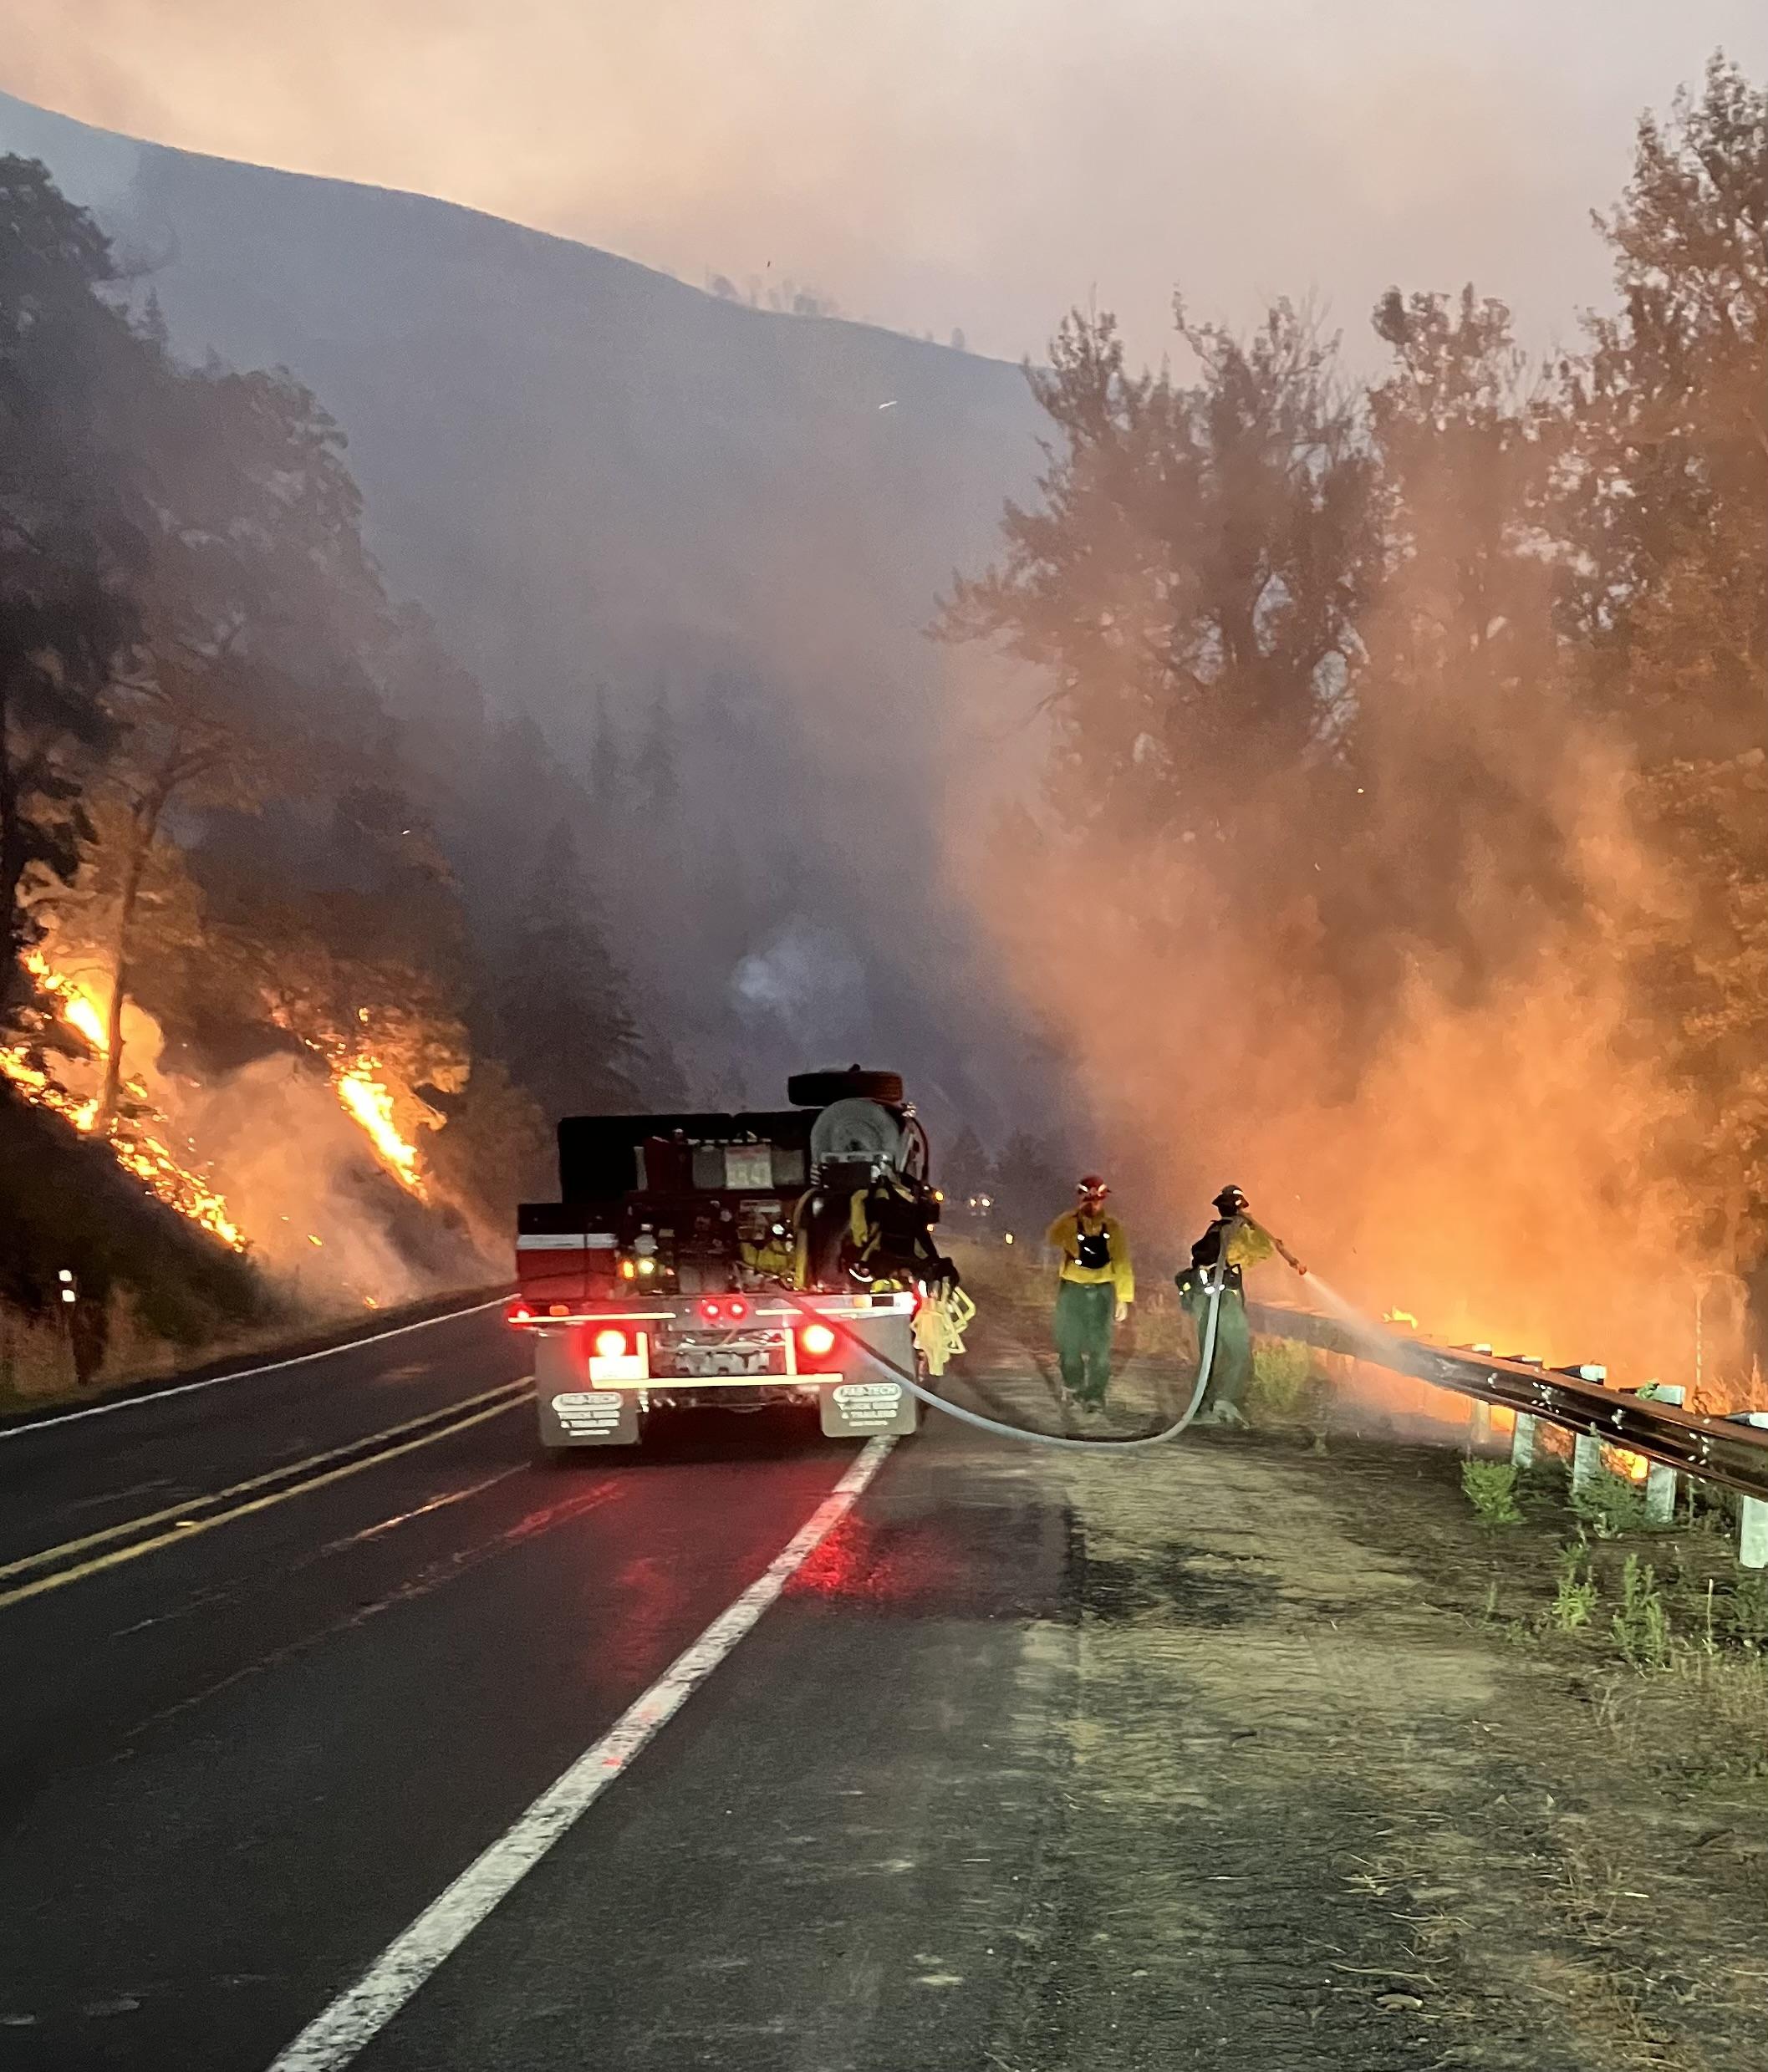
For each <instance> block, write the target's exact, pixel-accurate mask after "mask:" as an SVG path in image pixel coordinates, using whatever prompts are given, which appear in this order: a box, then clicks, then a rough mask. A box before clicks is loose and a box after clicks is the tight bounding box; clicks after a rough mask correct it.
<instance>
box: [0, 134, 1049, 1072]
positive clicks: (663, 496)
mask: <svg viewBox="0 0 1768 2072" xmlns="http://www.w3.org/2000/svg"><path fill="white" fill-rule="evenodd" d="M0 149H11V150H19V151H22V152H25V153H28V154H30V155H36V156H40V157H42V158H43V160H45V161H46V162H47V163H48V165H49V166H50V169H51V171H52V172H53V173H54V174H55V175H56V176H57V177H58V179H59V181H61V183H62V184H63V185H64V186H65V188H66V189H67V191H69V193H70V195H71V196H73V198H74V199H75V200H77V201H83V202H85V203H87V204H89V206H92V207H93V208H94V211H96V212H97V213H98V214H99V216H100V218H101V220H102V221H104V222H105V224H106V225H107V227H109V228H110V231H111V232H112V234H113V236H114V237H115V240H116V241H117V244H118V247H119V251H120V255H121V256H122V257H123V258H124V260H125V263H126V264H127V265H128V266H129V267H131V268H132V269H135V271H136V272H137V274H138V279H137V284H136V290H135V292H136V293H138V294H139V295H141V296H144V297H145V293H146V292H147V291H148V290H149V289H150V290H151V292H152V293H153V294H154V295H155V297H156V298H157V299H158V302H159V304H160V308H161V309H162V311H163V312H164V314H165V317H166V323H167V324H168V326H169V328H170V331H171V338H172V341H173V343H174V344H175V346H176V347H177V348H178V349H180V350H181V351H183V352H184V353H186V354H189V355H192V356H196V355H200V354H203V353H205V352H207V351H210V350H213V351H215V352H217V353H219V354H221V355H222V357H223V358H224V359H227V360H229V361H231V362H232V363H234V364H239V365H246V366H250V365H274V364H286V365H287V366H288V367H289V368H290V369H292V370H293V372H294V373H295V374H297V375H298V377H299V378H300V379H302V380H303V381H304V382H306V383H307V384H309V385H310V386H311V387H313V389H315V390H316V391H317V392H318V395H320V397H321V399H322V400H324V403H325V404H326V405H327V406H328V408H329V410H331V411H332V412H333V414H334V415H335V416H336V417H337V418H338V419H339V420H340V421H341V422H342V424H343V425H344V427H345V429H346V430H347V432H348V434H349V449H350V460H351V466H352V468H353V471H354V473H355V475H356V476H357V479H358V481H359V482H360V484H361V486H362V488H363V490H364V493H365V496H366V499H367V515H368V531H369V539H370V542H371V544H372V545H373V547H374V549H375V551H376V552H377V554H378V555H379V557H380V559H381V561H382V563H383V564H384V566H385V568H386V570H387V573H388V576H389V579H390V583H392V585H393V587H394V588H395V590H397V591H398V592H400V593H402V594H405V595H407V596H410V597H411V598H415V599H416V600H417V601H418V602H420V603H421V604H423V605H424V606H425V608H427V609H428V610H429V611H430V612H431V613H432V614H433V616H434V617H435V619H436V621H437V623H438V624H439V626H440V628H441V631H442V633H443V634H444V636H445V638H446V641H447V643H448V644H449V645H450V647H451V649H453V651H454V652H455V653H456V654H457V655H458V656H459V657H460V659H461V660H462V661H464V662H466V664H468V665H469V666H470V667H471V669H474V670H475V671H476V673H477V674H478V675H479V676H480V677H481V680H482V681H483V682H484V684H485V685H486V687H487V692H488V694H489V695H490V696H491V698H492V700H493V702H494V704H495V705H497V706H498V707H500V708H501V709H502V710H507V711H512V712H521V711H525V712H528V713H531V714H532V715H534V716H535V717H537V718H538V720H540V721H541V722H542V723H543V725H545V726H546V727H547V728H548V731H549V732H550V733H551V734H552V735H553V737H554V738H555V739H556V740H558V741H561V742H563V743H566V744H568V745H570V746H571V747H572V750H573V752H577V751H583V752H587V751H588V747H589V746H590V744H591V743H592V741H593V740H594V733H595V720H596V711H597V703H598V697H599V695H601V694H602V693H603V692H604V691H605V695H606V700H607V703H608V705H609V708H610V710H612V712H613V713H614V715H615V718H616V720H617V722H619V721H624V726H625V730H626V736H627V740H628V741H629V743H632V744H635V743H636V742H637V741H639V738H640V737H641V736H642V734H643V732H644V731H645V729H646V728H647V727H651V726H654V725H655V724H656V706H657V704H658V701H659V700H660V698H661V699H664V700H666V701H667V705H668V708H669V721H670V725H669V728H668V731H669V733H670V736H671V744H670V745H671V750H672V752H673V754H674V756H675V759H676V761H677V762H678V764H679V781H680V792H681V802H682V823H681V831H680V839H679V842H677V843H675V845H674V847H675V848H676V850H677V851H678V852H679V853H680V860H681V862H682V863H684V865H685V870H686V875H687V877H688V878H689V880H690V881H692V880H693V879H695V878H701V879H704V878H710V877H716V878H721V879H723V878H727V877H728V875H729V873H728V869H727V868H726V865H727V859H728V858H729V856H730V854H731V852H732V850H733V849H735V850H736V852H737V853H740V855H741V858H742V861H743V864H744V868H745V869H746V871H747V872H748V873H751V875H752V878H758V880H759V882H757V883H753V884H752V887H751V892H752V896H751V897H750V898H749V899H747V901H746V904H745V905H744V907H743V910H742V914H741V918H740V919H736V920H734V921H732V922H731V924H730V926H729V927H726V928H724V929H722V931H721V932H722V933H724V934H731V933H732V932H733V930H734V933H735V934H736V935H737V936H740V937H741V938H742V939H741V940H732V941H731V942H730V944H729V955H728V960H727V963H726V969H724V970H721V971H716V972H710V971H707V970H706V969H705V968H704V959H703V957H696V959H695V970H693V972H692V973H691V974H690V973H688V972H686V971H685V970H680V969H676V968H674V967H672V966H671V964H670V958H669V957H668V955H667V954H666V953H663V952H661V951H660V950H659V949H658V948H657V945H656V944H655V942H647V940H646V939H645V936H644V934H643V932H642V931H640V932H639V933H638V934H635V935H629V938H628V939H627V940H626V942H625V943H624V945H623V946H624V949H625V951H626V954H627V955H628V956H629V959H633V960H636V961H637V962H638V963H639V965H641V966H642V965H644V964H645V961H646V960H647V958H648V957H650V958H651V959H653V960H654V961H655V965H656V967H657V968H656V969H655V970H654V971H653V972H652V974H651V976H652V977H653V978H654V979H655V980H656V981H657V982H658V983H659V984H661V985H664V986H665V988H666V990H670V991H671V992H673V993H676V994H678V995H679V994H680V993H682V992H683V991H684V990H689V991H691V992H692V993H693V994H694V995H695V997H696V998H697V999H698V1000H699V1001H700V1011H701V1013H702V1015H703V1016H705V1017H706V1019H707V1021H708V1023H709V1025H710V1024H711V1023H716V1021H717V1020H718V1019H719V1017H720V1015H721V1013H723V1012H724V1011H725V1009H726V1006H730V1005H731V1004H732V1003H734V1005H735V1008H736V1009H742V1008H743V1007H744V1006H745V1004H746V1003H748V1004H750V1005H752V1004H753V1002H754V1000H756V999H757V997H761V996H763V995H767V992H768V986H769V984H771V983H772V980H771V979H770V978H768V977H767V975H765V974H764V977H763V980H762V982H761V983H760V984H759V985H756V984H749V983H746V985H745V986H744V988H743V989H742V990H741V991H738V990H733V989H735V987H736V978H737V974H738V973H739V971H741V970H749V971H750V972H751V975H752V976H753V973H754V970H755V968H756V967H755V966H754V965H753V964H752V962H751V963H749V964H746V960H753V959H755V958H756V957H757V956H759V957H761V958H762V959H763V960H766V959H767V958H769V957H772V956H776V955H778V956H780V957H783V959H784V961H785V963H786V964H787V965H794V960H796V966H795V968H796V967H797V966H802V965H804V962H805V960H806V958H807V957H808V960H809V967H810V970H811V976H810V977H809V978H808V980H803V975H802V971H801V973H800V980H803V982H802V990H806V991H807V992H808V994H810V995H815V1000H814V1001H813V1002H808V1006H809V1007H810V1010H811V1012H812V1020H813V1026H811V1028H810V1031H809V1035H810V1040H812V1041H817V1042H821V1043H823V1044H824V1045H826V1046H831V1050H832V1054H833V1049H836V1048H841V1047H843V1046H844V1045H845V1044H846V1043H848V1042H849V1041H859V1040H860V1037H861V1036H862V1035H863V1034H864V1033H865V1032H866V1031H868V1030H875V1029H876V1028H877V1026H879V1022H880V1021H885V1022H888V1021H889V1019H890V1016H889V1013H888V1011H887V1010H886V1008H885V1006H884V1004H883V999H882V995H883V994H884V993H888V992H889V990H893V989H889V988H884V989H876V986H875V982H876V980H878V978H879V975H880V973H881V972H883V971H884V967H885V964H886V963H887V961H888V959H889V955H892V954H894V951H895V949H897V948H898V947H899V945H901V944H903V943H904V940H905V939H906V937H912V938H913V939H915V943H916V944H917V945H918V946H919V945H921V944H925V942H926V941H927V940H929V939H932V938H935V937H938V938H940V939H944V938H945V936H946V934H947V932H948V930H949V929H950V927H952V926H953V925H955V924H954V923H953V922H952V921H951V919H950V916H949V915H947V914H944V913H943V912H942V910H941V909H942V901H941V898H940V893H939V892H938V889H937V879H938V874H939V873H938V867H937V863H936V860H935V859H936V855H937V850H938V846H939V845H938V841H937V837H936V834H935V827H936V825H937V822H938V817H939V816H938V805H939V800H940V792H941V790H942V787H944V785H945V783H946V782H947V781H948V780H949V773H950V769H951V764H952V758H951V756H950V754H949V753H948V750H949V747H950V737H949V735H948V731H947V729H948V720H947V717H946V715H947V712H948V710H949V701H948V700H943V699H942V698H941V696H940V688H941V677H940V672H941V670H942V669H944V668H945V667H946V666H948V658H947V657H945V656H944V655H942V654H941V653H940V651H939V650H937V649H933V648H932V647H931V646H930V644H928V643H926V642H925V640H924V639H923V638H922V629H924V628H925V624H926V623H927V621H928V619H929V618H930V616H931V613H932V612H933V609H934V607H935V598H936V597H937V594H938V592H939V590H940V587H941V586H942V585H943V584H944V583H945V581H946V580H947V578H949V575H950V571H951V569H952V568H953V567H954V566H955V565H956V564H960V563H961V564H965V565H968V566H974V565H976V563H979V562H980V561H981V560H982V559H983V558H985V557H986V556H987V555H988V554H989V552H991V544H992V538H993V533H994V527H995V525H996V520H997V518H998V515H999V512H1000V508H1001V500H1002V498H1003V497H1004V496H1007V495H1010V494H1014V493H1017V492H1021V491H1023V490H1024V489H1025V488H1026V486H1027V484H1028V482H1029V480H1030V477H1031V475H1032V471H1033V469H1034V467H1035V466H1036V463H1037V452H1036V447H1035V443H1034V442H1035V435H1036V425H1037V415H1036V412H1035V410H1034V407H1033V405H1032V401H1031V400H1030V397H1029V395H1028V394H1027V389H1026V387H1025V384H1024V381H1023V379H1022V375H1021V374H1020V372H1019V370H1018V369H1015V368H1012V367H1009V366H1007V365H1006V364H1002V363H1000V362H996V361H990V360H985V359H977V358H975V357H972V356H970V355H967V354H963V353H960V352H957V351H953V350H950V349H946V348H944V347H940V346H935V345H931V344H923V343H920V342H918V341H915V340H914V339H907V338H904V337H900V336H898V335H896V334H895V333H890V332H888V331H884V330H880V329H877V328H871V327H868V326H864V325H859V324H853V323H844V322H839V321H832V320H826V319H820V318H792V317H787V316H780V315H776V314H772V313H767V312H762V311H757V310H754V309H751V308H747V307H745V306H743V305H741V304H737V303H731V302H727V301H721V300H720V299H718V298H715V297H713V296H711V295H710V294H706V293H701V291H699V290H697V289H695V288H689V287H686V286H685V285H683V284H682V283H680V282H678V281H675V280H674V279H671V278H670V277H667V276H665V275H662V274H660V273H657V272H652V271H650V270H649V269H647V268H645V267H642V266H639V265H635V264H634V263H632V262H629V261H627V260H624V259H621V258H618V257H614V256H612V255H610V254H609V253H606V252H598V251H594V250H592V249H590V248H588V247H583V246H578V245H576V244H573V243H571V242H567V241H563V240H561V239H558V238H555V237H543V236H540V235H538V234H537V233H534V232H528V231H525V230H522V229H521V228H519V227H516V226H514V225H512V224H509V223H507V222H502V221H497V220H496V219H493V218H490V217H487V216H479V215H476V214H474V213H472V212H471V211H466V210H463V209H461V208H457V207H454V206H449V205H446V204H443V203H440V202H436V201H428V200H424V199H421V198H418V197H415V196H409V195H400V194H392V193H387V192H383V191H374V190H369V189H363V188H356V187H351V186H344V185H341V184H339V183H337V182H333V181H322V180H316V179H310V178H305V177H301V176H292V175H288V174H283V173H278V172H274V171H267V170H264V169H262V168H257V167H252V166H246V165H235V164H232V163H229V162H227V161H224V160H213V159H206V158H201V157H197V156H193V155H188V154H185V153H181V152H178V151H174V150H166V149H162V148H160V147H157V146H151V145H136V144H134V143H132V142H130V141H129V140H122V139H116V138H111V137H107V136H105V135H103V134H101V133H99V132H95V131H93V130H88V129H86V128H84V126H83V125H79V124H76V123H73V122H71V121H68V120H64V119H63V118H60V117H56V116H52V115H46V114H43V112H41V111H39V110H37V109H32V108H29V107H28V106H26V105H25V104H22V103H19V102H17V101H13V100H9V99H6V98H4V97H0ZM886 406H888V407H886ZM959 774H960V776H963V775H966V773H964V772H961V771H960V773H959ZM880 884H885V885H888V886H889V899H890V903H891V907H892V910H893V914H894V917H895V918H896V919H898V920H900V919H903V918H904V916H907V917H908V918H909V920H910V922H911V924H912V925H911V926H910V928H909V929H908V930H907V931H906V937H905V934H904V930H902V929H893V930H892V931H890V932H889V938H888V940H886V939H884V937H882V936H881V935H880V934H879V932H878V931H877V929H875V927H874V924H873V917H871V916H870V915H869V912H868V909H869V906H870V904H871V902H872V900H873V898H874V893H875V889H876V888H878V887H879V885H880ZM787 887H789V892H788V891H787V889H786V888H787ZM806 945H808V949H807V947H806ZM916 954H917V955H919V954H920V949H919V947H918V948H917V951H916ZM950 958H951V960H952V969H953V970H954V971H957V970H965V971H967V970H968V966H969V958H968V955H967V954H966V952H965V951H964V950H963V949H962V948H961V945H955V946H954V947H953V949H952V950H951V952H950ZM819 960H821V962H822V963H823V964H825V965H828V967H829V970H830V973H831V974H832V976H830V978H829V982H828V983H827V984H824V983H822V982H820V981H819V980H818V978H817V976H816V971H817V968H818V964H819ZM769 969H770V970H771V967H770V968H769ZM855 969H857V970H859V972H861V973H862V974H863V975H864V976H865V977H866V978H868V979H869V980H870V981H871V982H872V984H871V985H866V984H864V983H862V984H861V985H860V987H859V993H860V995H864V994H865V993H867V992H868V991H875V992H876V993H877V996H875V997H874V998H873V999H872V1000H870V1001H868V1000H866V999H864V997H855V995H854V986H853V983H852V982H851V980H852V972H853V970H855ZM782 982H784V981H782ZM790 982H791V983H798V982H799V981H798V980H792V981H790ZM831 1001H834V1002H835V1003H836V1004H835V1005H834V1006H833V1007H831V1006H830V1005H829V1003H830V1002H831ZM843 1002H844V1003H845V1004H844V1005H843V1004H842V1003H843ZM720 1003H723V1004H724V1005H721V1004H720ZM816 1016H822V1017H823V1023H824V1024H825V1025H826V1026H814V1025H815V1018H816ZM923 1022H924V1017H923V1016H920V1015H918V1014H916V1015H911V1016H907V1017H905V1018H904V1021H903V1023H902V1027H903V1031H904V1040H907V1041H920V1038H919V1036H917V1033H916V1031H918V1030H919V1028H920V1026H922V1025H923ZM800 1033H801V1034H802V1028H801V1031H800ZM757 1041H759V1038H757ZM718 1047H719V1046H718V1045H717V1043H716V1041H713V1040H711V1039H709V1043H708V1055H711V1054H716V1051H717V1049H718ZM768 1047H769V1046H767V1044H766V1043H765V1042H762V1043H761V1048H762V1050H763V1051H766V1050H767V1048H768ZM689 1049H690V1052H691V1051H692V1050H693V1039H692V1038H691V1037H690V1041H689ZM904 1062H905V1063H908V1064H909V1066H910V1067H911V1069H912V1068H913V1067H915V1065H916V1064H917V1063H921V1064H923V1065H925V1067H926V1068H927V1069H929V1070H930V1071H931V1072H934V1073H935V1075H936V1076H940V1077H950V1075H951V1074H952V1073H953V1072H956V1073H958V1074H959V1075H960V1077H962V1076H964V1070H965V1068H964V1064H963V1061H962V1060H961V1059H960V1058H958V1057H956V1056H953V1055H951V1054H950V1053H949V1052H944V1053H941V1054H939V1055H935V1054H934V1052H933V1051H927V1052H926V1053H925V1056H924V1058H923V1059H921V1060H919V1061H918V1060H915V1059H908V1058H905V1059H904Z"/></svg>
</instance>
